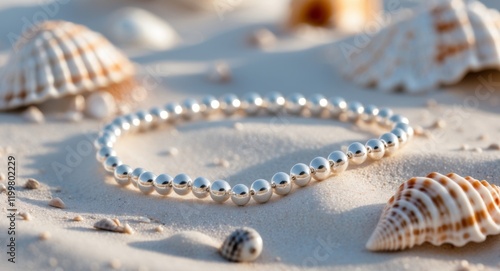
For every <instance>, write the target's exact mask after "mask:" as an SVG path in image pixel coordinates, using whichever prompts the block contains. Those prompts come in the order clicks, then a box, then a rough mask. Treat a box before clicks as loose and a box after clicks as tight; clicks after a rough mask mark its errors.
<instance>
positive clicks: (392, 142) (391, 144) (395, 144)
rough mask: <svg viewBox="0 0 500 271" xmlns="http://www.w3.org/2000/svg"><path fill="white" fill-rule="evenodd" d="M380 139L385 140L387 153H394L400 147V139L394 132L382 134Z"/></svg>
mask: <svg viewBox="0 0 500 271" xmlns="http://www.w3.org/2000/svg"><path fill="white" fill-rule="evenodd" d="M380 140H382V142H384V145H385V153H386V155H392V154H394V153H395V152H396V151H397V150H398V148H399V139H398V137H397V136H396V135H395V134H393V133H385V134H383V135H381V136H380Z"/></svg>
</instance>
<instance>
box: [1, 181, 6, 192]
mask: <svg viewBox="0 0 500 271" xmlns="http://www.w3.org/2000/svg"><path fill="white" fill-rule="evenodd" d="M5 192H7V187H6V186H5V184H3V183H0V194H2V193H5Z"/></svg>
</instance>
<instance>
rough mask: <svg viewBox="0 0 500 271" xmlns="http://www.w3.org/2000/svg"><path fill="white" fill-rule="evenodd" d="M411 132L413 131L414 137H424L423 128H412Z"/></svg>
mask: <svg viewBox="0 0 500 271" xmlns="http://www.w3.org/2000/svg"><path fill="white" fill-rule="evenodd" d="M413 131H414V133H415V135H416V136H422V135H424V132H425V130H424V128H423V127H422V126H418V125H417V126H415V127H413Z"/></svg>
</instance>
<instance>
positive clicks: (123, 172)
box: [114, 164, 132, 186]
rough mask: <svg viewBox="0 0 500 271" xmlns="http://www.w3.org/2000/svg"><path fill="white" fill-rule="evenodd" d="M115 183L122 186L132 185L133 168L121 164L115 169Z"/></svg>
mask: <svg viewBox="0 0 500 271" xmlns="http://www.w3.org/2000/svg"><path fill="white" fill-rule="evenodd" d="M114 173H115V181H116V182H117V183H118V184H119V185H122V186H126V185H129V184H130V174H132V168H131V167H129V166H127V165H125V164H121V165H119V166H117V167H116V168H115V172H114Z"/></svg>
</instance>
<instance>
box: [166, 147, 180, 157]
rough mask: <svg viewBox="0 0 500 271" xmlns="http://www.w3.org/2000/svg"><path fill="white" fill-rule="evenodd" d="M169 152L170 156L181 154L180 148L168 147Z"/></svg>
mask: <svg viewBox="0 0 500 271" xmlns="http://www.w3.org/2000/svg"><path fill="white" fill-rule="evenodd" d="M167 154H168V155H170V156H176V155H177V154H179V149H177V148H175V147H172V148H170V149H168V151H167Z"/></svg>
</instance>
